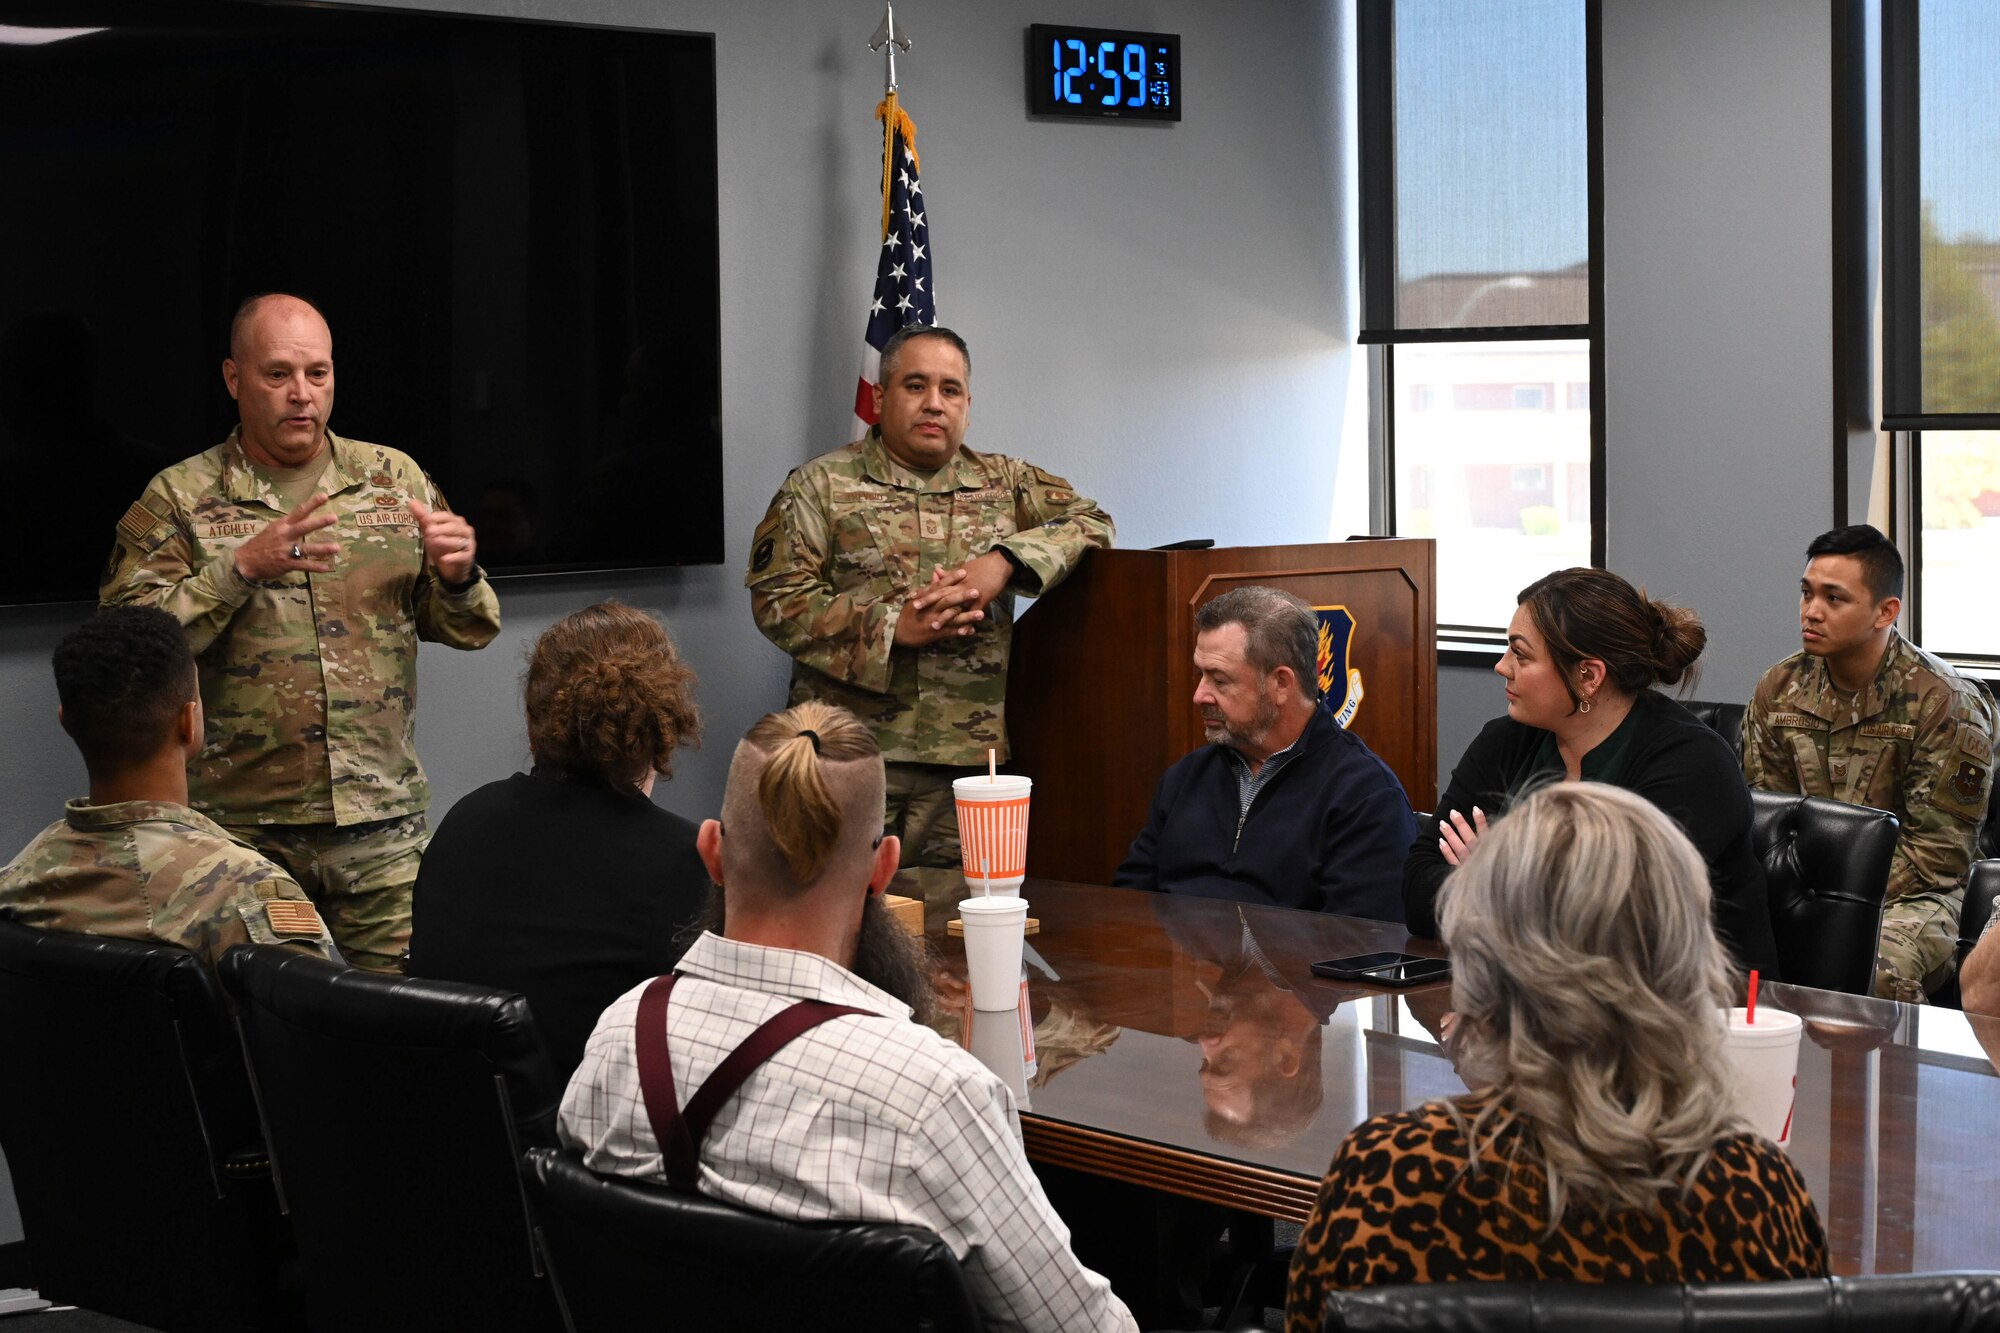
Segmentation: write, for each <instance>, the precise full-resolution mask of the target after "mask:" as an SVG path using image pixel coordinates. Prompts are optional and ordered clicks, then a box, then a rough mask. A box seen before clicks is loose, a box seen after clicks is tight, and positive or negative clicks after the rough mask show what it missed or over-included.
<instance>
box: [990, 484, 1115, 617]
mask: <svg viewBox="0 0 2000 1333" xmlns="http://www.w3.org/2000/svg"><path fill="white" fill-rule="evenodd" d="M1014 507H1015V520H1014V521H1015V523H1016V525H1017V526H1018V528H1019V531H1017V532H1015V534H1014V535H1013V536H1011V537H1009V538H1007V539H1006V540H1005V541H1003V542H1000V543H999V545H1000V546H1002V547H1005V548H1006V549H1007V550H1009V551H1011V552H1013V554H1014V556H1015V557H1016V558H1017V559H1019V560H1020V562H1021V572H1020V573H1019V574H1018V575H1017V576H1016V577H1015V580H1014V583H1015V586H1016V587H1017V588H1018V589H1019V590H1020V591H1022V592H1025V593H1028V594H1030V595H1032V596H1040V595H1041V594H1042V593H1045V592H1047V591H1048V590H1049V589H1051V588H1053V587H1055V586H1056V585H1057V584H1058V583H1061V582H1062V581H1063V580H1064V579H1065V578H1067V577H1069V573H1070V571H1071V570H1073V569H1075V568H1076V566H1077V562H1078V561H1080V560H1082V559H1083V553H1084V552H1085V551H1088V550H1090V549H1091V548H1092V547H1103V548H1106V549H1109V548H1110V546H1111V542H1112V538H1113V537H1114V536H1116V535H1117V534H1116V529H1115V527H1114V526H1113V524H1112V522H1111V515H1109V514H1107V513H1105V512H1104V511H1103V510H1102V509H1099V508H1098V507H1097V502H1096V501H1095V500H1091V499H1087V498H1086V497H1084V496H1081V495H1078V494H1077V493H1076V489H1075V488H1074V487H1072V486H1071V485H1070V484H1069V483H1068V482H1067V481H1065V480H1063V479H1062V478H1061V477H1058V476H1056V475H1055V474H1054V473H1052V472H1044V471H1042V469H1040V468H1038V467H1036V466H1035V465H1034V464H1033V463H1023V462H1019V461H1015V462H1014Z"/></svg>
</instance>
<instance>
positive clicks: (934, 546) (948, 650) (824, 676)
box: [744, 325, 1112, 868]
mask: <svg viewBox="0 0 2000 1333" xmlns="http://www.w3.org/2000/svg"><path fill="white" fill-rule="evenodd" d="M881 374H882V380H881V383H880V384H878V385H877V386H876V387H875V409H876V415H877V416H878V417H879V418H880V421H881V424H880V426H878V427H877V428H875V429H873V430H871V431H869V433H868V434H867V435H866V436H864V437H862V438H861V439H859V440H856V441H855V442H854V443H852V444H849V445H847V446H846V447H844V448H841V449H836V450H834V451H833V452H832V453H829V454H822V455H821V456H820V457H818V458H816V459H814V460H813V461H812V462H810V463H807V464H806V465H805V466H804V467H801V468H798V469H796V470H794V471H793V472H792V474H791V475H790V476H789V477H787V478H785V483H784V485H782V486H781V487H779V488H778V494H777V495H776V497H775V498H773V499H772V501H771V508H770V510H769V512H767V513H766V514H765V515H764V518H763V521H762V522H760V523H759V524H758V525H757V530H756V533H755V534H754V535H753V537H752V538H751V543H750V569H749V573H748V575H747V576H746V578H745V579H744V582H745V584H746V585H747V586H748V587H749V589H750V609H751V613H752V614H753V615H754V616H755V617H756V620H757V627H758V628H759V629H760V630H762V631H763V632H764V635H765V637H766V638H768V639H770V640H771V642H773V643H775V644H777V645H778V647H780V648H782V649H784V650H785V651H786V652H787V653H789V654H791V657H792V685H791V702H792V703H793V704H794V705H796V704H799V703H803V702H805V701H806V700H808V699H818V700H821V701H823V702H826V703H830V704H837V705H839V706H840V707H842V708H845V709H847V710H849V711H850V712H852V713H854V714H855V715H856V716H857V717H859V718H860V719H861V720H862V721H863V722H864V723H866V724H867V726H868V729H869V730H870V731H871V732H872V733H874V736H875V739H876V742H877V744H879V745H880V746H881V748H882V756H883V758H884V759H885V760H886V761H887V762H888V774H889V777H888V782H889V831H890V832H892V833H895V834H897V835H898V836H899V837H901V838H902V841H903V849H904V850H903V864H904V865H905V866H923V867H938V868H951V867H956V866H958V865H959V849H958V812H957V809H956V807H955V805H954V802H953V799H952V792H951V781H952V779H953V778H956V777H960V776H963V775H964V774H966V773H969V772H972V771H974V770H975V769H977V770H979V771H984V769H985V765H986V752H987V750H988V749H989V748H991V749H993V750H996V751H997V752H998V754H999V757H1000V758H1001V759H1002V760H1004V759H1006V758H1007V728H1006V721H1005V718H1004V716H1003V710H1004V708H1005V705H1006V698H1007V654H1008V647H1009V644H1010V643H1011V641H1012V639H1013V632H1014V614H1013V611H1014V606H1013V602H1014V599H1013V594H1014V593H1017V592H1019V593H1026V594H1028V595H1031V596H1039V595H1040V594H1042V593H1045V592H1047V591H1048V590H1049V589H1051V588H1053V587H1055V586H1056V584H1058V583H1060V582H1062V580H1063V579H1064V578H1065V577H1067V576H1068V574H1069V573H1070V571H1071V570H1073V569H1075V568H1076V565H1077V562H1078V561H1079V560H1081V559H1082V558H1083V554H1084V552H1086V551H1088V550H1089V549H1091V548H1092V547H1094V546H1102V547H1108V546H1110V545H1111V539H1112V524H1111V517H1110V515H1108V514H1106V513H1105V512H1104V511H1103V510H1101V509H1099V508H1098V507H1097V505H1096V504H1095V502H1093V501H1091V500H1088V499H1085V498H1084V497H1082V496H1080V495H1078V494H1077V493H1076V491H1075V490H1074V489H1072V488H1071V486H1070V484H1069V483H1068V482H1067V481H1064V480H1063V479H1062V478H1061V477H1058V476H1054V475H1053V474H1051V473H1048V472H1044V471H1043V470H1042V469H1040V468H1038V467H1036V466H1034V465H1033V464H1032V463H1027V462H1023V461H1022V460H1020V459H1017V458H1009V457H1006V456H1004V455H1001V454H985V453H977V452H974V451H973V450H971V449H968V448H965V447H964V439H965V426H966V417H967V413H968V411H969V409H970V408H971V406H972V388H971V380H972V355H971V353H970V351H968V350H967V348H966V346H965V342H964V340H963V339H961V338H960V337H959V336H958V335H957V334H956V333H953V332H952V331H951V330H950V329H945V328H931V327H926V326H923V325H910V326H908V327H905V328H903V329H901V330H898V331H897V332H896V333H895V334H894V335H893V336H891V337H890V339H889V341H888V343H887V344H886V345H885V346H884V347H883V349H882V372H881Z"/></svg>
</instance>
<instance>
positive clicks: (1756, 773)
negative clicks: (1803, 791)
mask: <svg viewBox="0 0 2000 1333" xmlns="http://www.w3.org/2000/svg"><path fill="white" fill-rule="evenodd" d="M1776 694H1777V687H1776V685H1775V684H1774V683H1773V682H1772V679H1771V677H1770V676H1769V675H1766V676H1765V677H1764V679H1762V680H1760V681H1758V682H1757V692H1756V693H1755V694H1753V695H1751V696H1750V707H1749V709H1748V710H1747V711H1746V712H1745V713H1744V714H1743V734H1742V736H1741V737H1739V738H1738V742H1737V743H1738V745H1739V747H1740V748H1741V750H1742V758H1743V781H1744V783H1745V784H1746V785H1747V786H1748V787H1749V788H1750V789H1751V790H1752V791H1788V792H1796V791H1798V789H1799V774H1798V769H1797V767H1796V766H1795V765H1794V764H1793V763H1792V761H1791V756H1790V753H1789V752H1788V751H1786V750H1785V748H1784V747H1783V746H1781V745H1779V744H1778V739H1777V737H1776V736H1775V735H1774V734H1773V733H1772V731H1771V728H1770V727H1769V726H1768V725H1767V724H1766V723H1765V719H1766V718H1768V717H1769V716H1770V715H1771V705H1772V702H1773V700H1774V698H1775V697H1776Z"/></svg>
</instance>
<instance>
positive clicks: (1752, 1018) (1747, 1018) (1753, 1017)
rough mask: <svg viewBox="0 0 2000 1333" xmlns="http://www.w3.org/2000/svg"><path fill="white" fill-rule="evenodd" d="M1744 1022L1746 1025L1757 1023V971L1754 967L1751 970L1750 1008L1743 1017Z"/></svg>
mask: <svg viewBox="0 0 2000 1333" xmlns="http://www.w3.org/2000/svg"><path fill="white" fill-rule="evenodd" d="M1743 1021H1744V1023H1746V1024H1749V1023H1754V1022H1756V1021H1757V969H1756V968H1754V967H1753V968H1751V969H1750V1008H1749V1012H1747V1013H1745V1014H1744V1015H1743Z"/></svg>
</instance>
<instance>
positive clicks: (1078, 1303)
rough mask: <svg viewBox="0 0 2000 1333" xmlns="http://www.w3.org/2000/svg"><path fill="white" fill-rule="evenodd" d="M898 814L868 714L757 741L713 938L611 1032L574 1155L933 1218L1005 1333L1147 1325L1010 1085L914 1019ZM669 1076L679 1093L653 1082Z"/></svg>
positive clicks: (770, 719) (827, 715) (806, 713)
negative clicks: (1075, 1227)
mask: <svg viewBox="0 0 2000 1333" xmlns="http://www.w3.org/2000/svg"><path fill="white" fill-rule="evenodd" d="M883 816H884V775H883V767H882V754H881V749H880V747H879V746H878V745H877V744H876V741H875V738H874V736H873V735H871V734H870V732H869V730H868V728H867V727H865V726H863V725H862V724H861V723H860V722H859V721H858V720H856V718H855V717H854V716H853V715H852V714H851V713H848V712H847V711H846V710H844V709H840V708H835V707H832V706H830V705H827V704H821V703H803V704H800V705H799V706H798V707H796V708H792V709H788V710H787V711H785V712H782V713H772V714H769V715H767V716H766V717H765V718H764V719H763V720H762V721H760V722H758V723H757V725H756V726H755V727H753V728H751V730H750V733H749V735H748V736H746V737H745V738H744V739H743V742H742V743H741V744H740V745H738V746H737V748H736V757H735V760H734V762H733V763H732V764H731V765H730V770H729V786H728V789H727V791H726V792H725V794H724V797H723V806H722V818H721V819H720V820H715V819H711V820H708V821H707V822H706V823H704V824H703V825H702V826H701V831H700V834H699V835H698V839H697V844H696V845H697V847H698V849H699V851H700V853H701V858H702V861H703V862H704V863H705V864H706V865H707V867H708V872H709V875H710V877H711V878H713V879H714V881H715V882H716V884H717V885H718V886H719V890H720V891H719V900H716V899H712V901H711V910H710V918H711V924H710V929H709V930H707V931H705V932H704V933H703V934H702V935H701V937H700V938H699V939H697V940H696V941H695V942H694V943H693V944H692V945H691V946H690V947H689V949H688V951H687V953H686V954H685V955H684V956H683V957H682V958H681V961H680V964H679V966H678V967H677V968H676V969H675V972H674V974H673V975H672V976H671V977H661V978H658V979H656V980H654V981H651V982H648V983H646V984H645V985H644V986H640V987H636V988H634V989H633V990H631V991H629V992H627V993H626V994H625V995H623V996H621V997H620V998H619V999H618V1000H617V1002H615V1003H614V1004H613V1005H612V1006H611V1007H610V1008H609V1009H607V1010H606V1011H605V1012H604V1016H603V1017H602V1018H601V1019H599V1020H598V1024H597V1028H596V1030H595V1031H594V1032H592V1033H591V1035H590V1040H589V1042H588V1043H587V1044H586V1045H585V1048H584V1056H583V1063H582V1065H581V1066H579V1067H578V1069H577V1071H576V1075H575V1077H574V1078H572V1079H571V1081H570V1085H569V1090H568V1092H567V1093H566V1094H565V1095H564V1097H563V1104H562V1116H561V1124H560V1134H561V1137H562V1140H563V1142H564V1144H565V1145H566V1146H568V1147H572V1148H576V1149H579V1150H581V1151H582V1153H583V1155H584V1161H585V1163H586V1164H587V1165H588V1166H589V1167H590V1168H591V1169H592V1170H595V1171H601V1172H606V1173H608V1174H613V1175H623V1176H636V1177H640V1178H645V1179H652V1180H663V1181H665V1182H666V1183H668V1184H671V1185H673V1186H675V1187H676V1188H681V1189H698V1190H699V1191H700V1192H701V1193H703V1194H706V1195H709V1196H711V1197H713V1198H718V1199H722V1200H725V1201H727V1202H729V1203H733V1204H737V1205H739V1206H742V1207H746V1208H753V1209H756V1210H758V1211H760V1212H766V1213H772V1214H775V1215H777V1216H779V1217H783V1218H788V1219H791V1220H795V1221H825V1220H833V1219H840V1220H850V1221H861V1222H886V1223H901V1224H906V1225H916V1226H922V1227H928V1228H930V1229H931V1230H932V1231H935V1232H936V1233H937V1234H938V1235H939V1236H941V1237H942V1238H943V1239H944V1241H945V1243H946V1244H947V1245H949V1246H951V1249H952V1252H953V1253H954V1254H955V1255H956V1256H957V1257H958V1259H959V1262H960V1263H961V1265H962V1266H963V1268H964V1272H965V1276H966V1281H967V1283H968V1284H969V1285H970V1287H971V1289H972V1292H973V1296H974V1299H975V1300H976V1301H977V1302H978V1305H979V1308H980V1312H981V1315H982V1318H983V1320H984V1323H985V1326H986V1327H987V1328H989V1329H995V1330H998V1329H1022V1330H1044V1329H1045V1330H1050V1331H1051V1333H1054V1331H1055V1330H1071V1329H1134V1328H1136V1325H1135V1324H1134V1322H1133V1320H1132V1316H1131V1314H1130V1312H1128V1311H1127V1310H1126V1308H1125V1307H1124V1305H1123V1304H1122V1303H1120V1301H1119V1300H1118V1298H1117V1297H1116V1296H1114V1295H1112V1293H1111V1287H1110V1284H1109V1283H1108V1282H1106V1281H1105V1280H1104V1279H1103V1278H1102V1277H1099V1276H1098V1275H1097V1274H1095V1273H1092V1272H1090V1271H1089V1270H1088V1269H1086V1268H1084V1267H1083V1266H1082V1265H1081V1264H1080V1263H1078V1262H1077V1259H1076V1256H1075V1254H1074V1253H1073V1252H1072V1251H1071V1249H1070V1244H1069V1232H1068V1229H1067V1228H1066V1227H1065V1226H1064V1225H1063V1223H1062V1219H1061V1218H1059V1217H1057V1216H1056V1213H1055V1210H1054V1209H1053V1208H1051V1207H1050V1206H1049V1202H1048V1199H1047V1197H1046V1196H1045V1195H1044V1194H1043V1192H1042V1188H1041V1186H1040V1184H1039V1183H1038V1182H1037V1181H1036V1179H1035V1176H1034V1173H1033V1172H1032V1171H1031V1170H1030V1168H1029V1166H1028V1161H1027V1156H1026V1154H1025V1153H1024V1152H1023V1150H1022V1147H1021V1139H1020V1125H1019V1122H1018V1119H1017V1117H1016V1114H1015V1110H1014V1103H1013V1098H1012V1096H1011V1094H1009V1093H1008V1091H1007V1088H1006V1086H1005V1085H1004V1084H1002V1083H1001V1081H1000V1080H999V1078H998V1077H997V1076H995V1075H994V1074H993V1073H992V1072H991V1071H989V1070H988V1069H987V1068H986V1067H985V1066H984V1065H982V1064H980V1063H979V1061H977V1060H976V1059H974V1058H973V1057H972V1056H971V1054H969V1053H968V1052H966V1051H964V1050H962V1049H961V1048H959V1047H958V1046H955V1045H953V1044H952V1043H951V1042H948V1041H946V1040H945V1039H944V1038H943V1037H941V1036H939V1035H938V1034H936V1033H935V1032H932V1031H931V1030H930V1029H929V1028H927V1027H924V1026H922V1024H921V1023H920V1022H917V1021H915V1020H917V1019H919V1018H921V1017H922V1016H923V1015H924V1014H925V1013H926V1012H927V1010H928V1008H929V1005H930V976H929V969H928V966H927V960H926V959H925V957H924V955H923V953H922V950H921V946H920V945H919V944H918V943H917V942H916V941H915V940H913V939H911V938H910V937H909V936H908V935H907V934H905V933H904V932H903V930H902V928H901V927H900V926H898V925H897V924H896V922H895V921H894V920H893V919H892V918H891V917H890V916H889V915H888V913H887V911H886V910H885V909H884V908H883V906H882V902H881V898H880V894H881V892H882V890H883V888H884V887H886V886H887V884H888V883H889V880H890V878H891V877H892V876H894V874H895V873H896V866H897V862H898V859H899V857H900V854H901V850H902V849H901V847H900V846H899V845H898V840H897V839H896V838H895V837H893V836H884V835H883V833H882V826H883ZM739 1051H740V1052H741V1053H742V1059H743V1061H746V1062H747V1063H739V1062H732V1068H734V1069H736V1070H737V1071H738V1077H737V1078H736V1079H734V1080H731V1081H732V1082H733V1084H734V1086H733V1087H730V1086H727V1085H718V1086H717V1088H716V1089H715V1090H714V1091H712V1092H708V1093H707V1094H706V1095H705V1096H703V1097H702V1101H704V1102H707V1101H710V1100H711V1099H713V1098H714V1097H715V1096H716V1093H718V1092H720V1093H725V1094H726V1095H723V1096H722V1097H721V1098H720V1100H719V1102H717V1103H716V1107H715V1110H714V1115H713V1118H712V1119H711V1120H708V1121H706V1122H697V1119H696V1116H695V1115H686V1116H684V1115H683V1111H684V1110H687V1109H689V1108H691V1106H692V1104H693V1103H694V1101H695V1096H696V1090H697V1089H707V1088H708V1085H709V1084H710V1082H711V1081H712V1080H714V1079H716V1078H718V1077H721V1078H724V1079H729V1077H730V1075H729V1072H728V1071H723V1070H720V1069H719V1067H720V1066H721V1065H722V1064H723V1062H724V1061H725V1059H727V1058H728V1057H729V1056H730V1055H731V1054H732V1053H733V1052H739ZM663 1063H664V1064H665V1066H666V1067H667V1068H668V1069H669V1070H670V1072H671V1080H670V1083H669V1081H668V1080H663V1079H659V1078H658V1076H657V1072H656V1073H655V1076H654V1077H653V1078H652V1079H647V1078H646V1071H649V1070H651V1071H658V1070H660V1069H661V1067H662V1064H663ZM648 1082H651V1083H653V1084H654V1086H655V1092H654V1093H653V1095H651V1096H649V1095H648V1093H647V1091H646V1090H645V1084H646V1083H648ZM662 1083H668V1085H669V1086H670V1087H671V1088H672V1089H673V1090H674V1091H673V1092H672V1093H661V1092H660V1091H658V1087H659V1085H660V1084H662ZM680 1126H685V1129H686V1135H685V1136H683V1135H681V1134H680V1133H677V1132H676V1130H677V1128H678V1127H680ZM690 1142H691V1144H692V1148H691V1149H687V1148H682V1149H679V1150H676V1149H675V1146H674V1145H677V1144H687V1143H690ZM662 1144H666V1145H668V1148H667V1149H666V1150H663V1148H662Z"/></svg>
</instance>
